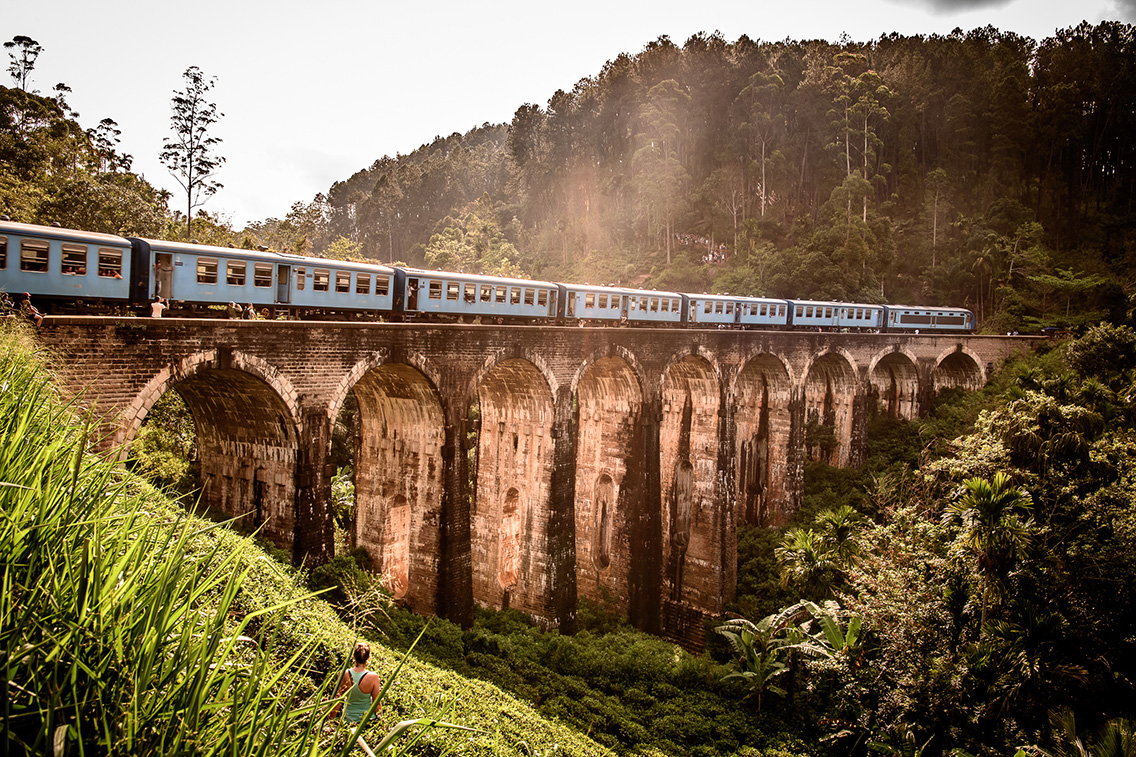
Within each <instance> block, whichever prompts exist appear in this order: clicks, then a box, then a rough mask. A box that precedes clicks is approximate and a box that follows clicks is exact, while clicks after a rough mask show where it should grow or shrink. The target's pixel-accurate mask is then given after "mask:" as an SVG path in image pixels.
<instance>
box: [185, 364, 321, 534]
mask: <svg viewBox="0 0 1136 757" xmlns="http://www.w3.org/2000/svg"><path fill="white" fill-rule="evenodd" d="M172 389H173V390H174V391H176V392H177V393H178V394H179V395H180V396H181V398H182V399H183V400H184V402H185V404H186V407H188V408H189V412H190V414H192V416H193V422H194V427H195V430H196V434H197V456H198V462H199V466H200V471H201V474H200V475H201V481H202V496H201V501H202V502H203V503H204V504H205V506H206V507H207V508H208V509H209V510H211V511H214V512H217V513H220V514H222V515H224V516H226V517H230V518H233V517H239V518H240V519H241V520H240V521H238V523H239V525H240V526H241V527H243V528H250V529H251V528H259V529H260V534H261V536H262V537H263V538H265V539H266V540H268V541H269V542H271V543H273V544H275V545H277V546H278V547H280V548H281V549H284V550H287V551H288V552H289V553H291V552H292V550H293V547H294V545H295V537H296V533H295V532H296V525H297V523H296V509H295V502H296V459H297V444H298V437H297V432H296V427H295V424H294V423H293V421H292V414H291V413H290V412H289V409H288V406H287V404H286V403H285V402H284V400H283V399H282V398H281V397H280V395H279V394H278V393H277V392H276V390H275V389H273V387H271V386H269V385H268V384H267V383H265V382H264V381H262V380H260V379H259V378H257V377H255V376H252V375H250V374H248V373H245V372H244V371H240V370H235V369H219V368H218V369H205V370H202V371H199V372H198V373H195V374H193V375H191V376H189V377H187V378H185V379H182V380H181V381H179V382H177V383H176V384H173V386H172Z"/></svg>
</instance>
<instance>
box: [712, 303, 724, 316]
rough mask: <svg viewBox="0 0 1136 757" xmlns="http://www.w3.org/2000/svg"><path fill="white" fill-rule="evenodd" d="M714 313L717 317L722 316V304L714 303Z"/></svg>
mask: <svg viewBox="0 0 1136 757" xmlns="http://www.w3.org/2000/svg"><path fill="white" fill-rule="evenodd" d="M714 312H715V313H717V314H718V315H721V314H722V303H721V302H715V303H714Z"/></svg>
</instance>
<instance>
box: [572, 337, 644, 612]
mask: <svg viewBox="0 0 1136 757" xmlns="http://www.w3.org/2000/svg"><path fill="white" fill-rule="evenodd" d="M576 402H577V437H576V438H577V443H576V502H575V521H576V591H577V595H578V596H582V597H586V598H588V599H590V600H592V601H593V602H595V603H597V604H598V605H600V606H603V607H606V608H608V609H610V610H612V611H615V612H620V613H623V614H625V615H626V614H628V613H629V598H630V595H631V591H630V589H629V587H630V584H631V582H632V580H633V578H632V576H633V572H634V564H635V562H636V561H635V560H634V559H633V552H634V550H635V549H636V542H635V538H634V535H633V528H634V525H635V522H636V520H635V518H636V513H638V512H641V510H642V507H643V484H642V481H641V478H640V476H641V474H642V470H641V468H642V466H639V469H636V465H635V463H636V461H637V460H640V459H641V453H642V448H643V443H642V435H643V429H642V426H641V411H642V406H643V390H642V388H641V386H640V384H639V380H638V379H637V378H636V376H635V372H634V370H633V369H632V367H631V366H630V365H629V364H628V362H627V361H626V360H624V359H622V358H619V357H604V358H601V359H599V360H597V361H596V362H594V363H593V364H592V365H590V366H588V369H587V370H586V371H585V372H584V374H583V376H581V378H580V382H579V384H578V385H577V394H576Z"/></svg>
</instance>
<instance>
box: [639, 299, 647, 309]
mask: <svg viewBox="0 0 1136 757" xmlns="http://www.w3.org/2000/svg"><path fill="white" fill-rule="evenodd" d="M639 309H640V310H642V311H643V312H644V313H646V312H647V298H646V297H640V298H639Z"/></svg>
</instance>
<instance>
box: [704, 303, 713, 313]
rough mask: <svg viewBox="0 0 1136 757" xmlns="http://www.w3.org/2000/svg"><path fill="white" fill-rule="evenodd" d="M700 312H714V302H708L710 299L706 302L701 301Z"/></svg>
mask: <svg viewBox="0 0 1136 757" xmlns="http://www.w3.org/2000/svg"><path fill="white" fill-rule="evenodd" d="M702 312H703V313H713V312H714V303H712V302H710V300H706V302H704V303H702Z"/></svg>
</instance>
